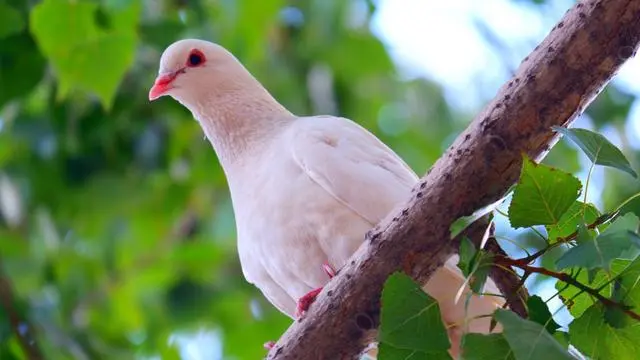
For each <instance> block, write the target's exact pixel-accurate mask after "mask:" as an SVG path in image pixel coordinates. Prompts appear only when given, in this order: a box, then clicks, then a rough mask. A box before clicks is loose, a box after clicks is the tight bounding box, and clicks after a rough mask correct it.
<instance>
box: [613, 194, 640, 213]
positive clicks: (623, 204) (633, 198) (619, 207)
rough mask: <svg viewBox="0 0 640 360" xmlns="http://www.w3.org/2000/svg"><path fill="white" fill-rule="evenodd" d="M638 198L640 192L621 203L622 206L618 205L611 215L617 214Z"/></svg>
mask: <svg viewBox="0 0 640 360" xmlns="http://www.w3.org/2000/svg"><path fill="white" fill-rule="evenodd" d="M638 197H640V192H638V193H635V194H633V195H631V196H630V197H629V198H628V199H627V200H625V201H623V202H622V204H620V205H618V207H617V208H616V209H615V210H614V211H613V213H617V212H619V211H620V210H621V209H622V208H623V207H624V206H625V205H627V204H628V203H630V202H631V201H633V200H635V199H636V198H638Z"/></svg>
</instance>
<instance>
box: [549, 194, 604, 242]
mask: <svg viewBox="0 0 640 360" xmlns="http://www.w3.org/2000/svg"><path fill="white" fill-rule="evenodd" d="M599 216H600V212H599V211H598V209H596V207H595V206H593V205H592V204H585V203H583V202H582V201H575V202H574V203H573V204H571V207H569V210H567V211H566V212H565V213H564V214H563V215H562V217H561V218H560V220H559V221H558V223H557V224H555V225H549V226H547V227H546V229H547V233H548V234H549V241H550V242H551V243H554V242H556V241H557V240H558V238H564V237H567V236H569V235H571V234H573V233H574V232H575V231H576V230H577V229H578V225H579V224H581V223H582V224H592V223H594V222H595V221H596V220H597V219H598V217H599Z"/></svg>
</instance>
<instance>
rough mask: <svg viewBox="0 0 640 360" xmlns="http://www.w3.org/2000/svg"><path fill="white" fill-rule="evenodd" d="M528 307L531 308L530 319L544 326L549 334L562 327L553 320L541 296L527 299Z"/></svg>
mask: <svg viewBox="0 0 640 360" xmlns="http://www.w3.org/2000/svg"><path fill="white" fill-rule="evenodd" d="M527 308H528V309H529V320H531V321H534V322H537V323H538V324H540V325H542V326H544V327H545V329H547V331H548V332H549V334H552V335H553V333H555V332H556V330H558V329H559V328H560V325H558V323H557V322H555V320H553V317H552V316H551V312H550V311H549V308H548V307H547V304H546V303H545V302H544V301H542V298H541V297H540V296H538V295H534V296H530V297H529V299H528V300H527Z"/></svg>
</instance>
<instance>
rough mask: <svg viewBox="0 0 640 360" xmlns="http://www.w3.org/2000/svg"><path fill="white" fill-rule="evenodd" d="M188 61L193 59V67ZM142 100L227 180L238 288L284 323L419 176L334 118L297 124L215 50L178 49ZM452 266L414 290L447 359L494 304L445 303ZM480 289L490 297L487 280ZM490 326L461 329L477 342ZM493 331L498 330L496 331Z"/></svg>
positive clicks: (456, 282)
mask: <svg viewBox="0 0 640 360" xmlns="http://www.w3.org/2000/svg"><path fill="white" fill-rule="evenodd" d="M194 56H195V58H194ZM159 73H160V74H159V77H158V80H157V81H156V84H155V85H154V87H153V88H152V89H151V92H150V94H149V97H150V99H155V98H157V97H159V96H163V95H170V96H172V97H173V98H175V99H176V100H178V101H179V102H180V103H182V104H183V105H184V106H186V107H187V108H188V109H189V110H190V111H191V112H192V114H193V115H194V117H195V118H196V119H197V120H198V121H199V123H200V125H201V126H202V128H203V130H204V132H205V134H206V136H207V138H208V139H209V141H210V142H211V144H212V145H213V147H214V149H215V151H216V153H217V154H218V157H219V158H220V162H221V164H222V166H223V169H224V172H225V175H226V176H227V180H228V184H229V188H230V191H231V198H232V202H233V209H234V213H235V218H236V227H237V235H238V252H239V255H240V262H241V265H242V270H243V273H244V276H245V278H246V279H247V281H249V282H251V283H252V284H255V285H256V286H257V287H258V288H259V289H260V290H261V291H262V293H263V294H264V295H265V296H266V297H267V298H268V299H269V301H270V302H271V303H272V304H274V305H275V306H276V307H277V308H278V309H280V310H281V311H282V312H284V313H285V314H287V315H289V316H291V317H293V316H294V313H295V310H296V302H297V301H298V299H300V298H301V297H303V296H304V295H305V294H307V293H308V292H310V291H312V290H313V289H315V288H318V287H322V286H324V285H325V284H326V283H327V282H328V281H329V277H328V276H327V274H325V272H324V271H323V267H322V266H323V263H328V264H329V265H331V266H332V267H333V268H334V269H340V268H341V267H342V266H343V265H344V264H345V263H346V262H347V261H348V259H349V257H350V256H351V255H352V254H353V253H354V252H355V250H356V249H357V248H358V247H359V246H360V244H361V243H362V241H363V240H364V234H365V233H366V232H367V231H368V230H369V229H371V228H372V227H373V226H374V225H375V224H377V223H378V222H379V221H380V220H382V219H383V218H384V217H385V216H386V215H387V214H388V213H389V212H390V211H392V210H393V209H394V208H395V207H396V206H398V205H399V204H400V203H401V202H403V201H405V200H406V199H408V198H409V196H410V192H411V189H412V188H413V186H414V185H416V183H417V181H418V177H417V176H416V174H415V173H414V172H413V171H412V170H411V169H410V168H409V167H408V166H407V165H406V164H405V163H404V161H402V160H401V159H400V158H399V157H398V156H397V155H396V154H395V153H394V152H393V151H392V150H391V149H389V148H388V147H387V146H386V145H384V144H383V143H382V142H381V141H380V140H378V139H377V138H376V137H375V136H374V135H373V134H371V133H370V132H368V131H367V130H366V129H364V128H362V127H361V126H359V125H357V124H356V123H354V122H352V121H350V120H348V119H345V118H340V117H332V116H312V117H297V116H295V115H293V114H291V113H290V112H289V111H288V110H286V109H285V108H284V107H283V106H282V105H280V104H279V103H278V102H277V101H276V100H275V99H274V98H273V97H272V96H271V95H270V94H269V93H268V92H267V91H266V90H265V89H264V87H262V86H261V85H260V83H259V82H258V81H257V80H256V79H255V78H254V77H253V76H251V74H249V72H248V71H247V70H246V69H245V68H244V67H243V66H242V65H241V64H240V63H239V62H238V61H237V60H236V59H235V57H233V55H231V54H230V53H229V52H228V51H226V50H225V49H224V48H222V47H220V46H218V45H215V44H213V43H210V42H206V41H202V40H181V41H178V42H176V43H174V44H172V45H171V46H170V47H169V48H167V49H166V50H165V52H164V53H163V55H162V59H161V63H160V71H159ZM455 262H456V259H455V258H452V259H450V261H448V262H447V264H446V265H445V266H444V267H443V268H441V269H439V270H438V271H437V272H436V274H435V275H434V276H433V277H432V279H431V280H430V281H429V283H428V284H426V286H425V290H426V291H427V293H429V294H430V295H431V296H433V297H435V298H436V299H437V300H438V302H439V304H440V308H441V312H442V317H443V320H444V321H445V323H446V324H448V325H449V334H450V337H451V340H452V342H453V345H452V353H453V354H456V353H457V346H458V343H459V336H460V335H461V333H462V326H463V324H464V322H465V319H467V320H468V321H471V320H470V319H471V318H472V317H475V316H478V315H487V314H490V313H492V312H493V310H495V308H496V307H497V306H501V305H502V304H503V300H502V299H500V298H496V297H490V296H484V297H473V299H472V301H471V304H470V307H469V309H468V313H467V314H466V316H465V309H464V304H463V303H464V301H460V302H459V303H457V304H455V303H454V298H455V296H456V293H457V292H458V290H459V288H460V287H461V286H462V285H463V283H464V277H463V276H462V274H461V272H460V271H459V270H458V269H457V267H456V266H455ZM487 291H488V292H492V293H499V291H498V290H497V289H496V288H495V285H494V284H493V282H491V281H489V282H488V284H487ZM489 321H490V319H489V318H481V319H475V320H472V321H471V322H470V323H469V325H470V327H469V330H470V331H472V332H488V331H489ZM498 329H499V327H498Z"/></svg>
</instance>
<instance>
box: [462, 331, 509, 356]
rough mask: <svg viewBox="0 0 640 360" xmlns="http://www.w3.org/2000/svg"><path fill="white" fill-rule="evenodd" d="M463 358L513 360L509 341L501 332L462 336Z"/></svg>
mask: <svg viewBox="0 0 640 360" xmlns="http://www.w3.org/2000/svg"><path fill="white" fill-rule="evenodd" d="M463 341H464V345H463V351H462V354H463V357H462V358H463V359H464V360H494V359H503V360H515V358H516V357H515V355H514V354H513V351H511V347H510V346H509V343H508V342H507V340H506V339H505V338H504V336H503V335H502V334H490V335H483V334H474V333H468V334H466V335H465V336H464V340H463Z"/></svg>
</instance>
